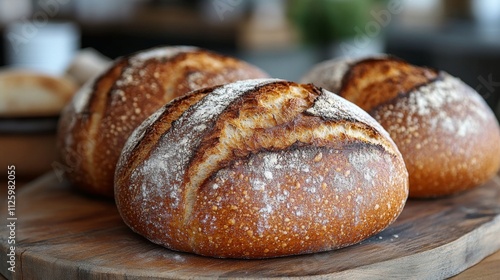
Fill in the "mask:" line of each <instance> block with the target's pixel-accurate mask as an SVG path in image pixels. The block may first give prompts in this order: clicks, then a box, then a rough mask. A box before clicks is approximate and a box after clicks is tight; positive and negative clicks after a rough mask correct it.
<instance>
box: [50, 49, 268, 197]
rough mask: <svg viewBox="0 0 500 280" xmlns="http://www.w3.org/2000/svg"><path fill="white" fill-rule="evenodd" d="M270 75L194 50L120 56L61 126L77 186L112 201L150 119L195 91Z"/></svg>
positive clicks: (64, 150)
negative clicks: (121, 161)
mask: <svg viewBox="0 0 500 280" xmlns="http://www.w3.org/2000/svg"><path fill="white" fill-rule="evenodd" d="M262 77H267V74H265V73H264V72H262V71H261V70H259V69H258V68H256V67H254V66H252V65H249V64H247V63H245V62H243V61H240V60H238V59H234V58H231V57H226V56H223V55H219V54H216V53H212V52H209V51H206V50H202V49H198V48H195V47H188V46H185V47H162V48H155V49H151V50H147V51H141V52H138V53H136V54H133V55H130V56H127V57H124V58H120V59H118V60H117V61H115V63H114V64H113V65H111V66H110V67H109V68H108V69H107V70H106V71H105V72H104V73H103V74H102V75H100V76H99V77H97V78H95V79H94V80H92V81H89V82H88V83H87V84H86V85H84V86H83V88H82V89H81V90H80V91H79V92H78V93H77V94H76V96H75V98H74V99H73V100H72V103H71V104H70V105H69V106H67V107H66V109H65V110H64V112H63V115H62V118H61V121H60V124H59V147H60V151H61V158H62V160H63V161H64V163H65V164H66V165H67V168H66V169H65V170H66V171H68V174H67V175H68V176H67V177H68V178H69V179H70V180H71V181H72V182H73V183H74V185H76V186H77V187H79V188H81V189H83V190H85V191H87V192H90V193H93V194H98V195H104V196H108V197H113V176H114V171H115V166H116V163H117V161H118V158H119V155H120V153H121V150H122V147H123V145H124V144H125V141H126V140H127V138H128V136H129V135H130V134H131V133H132V131H133V130H134V129H135V128H136V127H137V126H138V125H139V124H140V123H141V122H142V121H143V120H144V119H146V118H147V117H148V116H149V115H151V114H152V113H153V112H155V111H156V110H157V109H158V108H160V107H161V106H163V105H164V104H166V103H167V102H169V101H170V100H172V99H173V98H175V97H178V96H182V95H184V94H186V93H188V92H190V91H192V90H195V89H200V88H203V87H207V86H215V85H219V84H224V83H227V82H233V81H237V80H244V79H252V78H262Z"/></svg>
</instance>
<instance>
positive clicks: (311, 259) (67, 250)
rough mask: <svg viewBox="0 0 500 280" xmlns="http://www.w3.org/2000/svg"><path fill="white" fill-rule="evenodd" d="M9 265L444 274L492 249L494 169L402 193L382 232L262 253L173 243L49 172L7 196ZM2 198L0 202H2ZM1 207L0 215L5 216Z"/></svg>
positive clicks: (244, 273)
mask: <svg viewBox="0 0 500 280" xmlns="http://www.w3.org/2000/svg"><path fill="white" fill-rule="evenodd" d="M16 201H17V205H16V207H17V208H16V217H18V220H17V221H16V245H17V247H16V272H15V273H14V274H12V273H11V272H9V271H8V270H7V267H8V266H6V265H5V264H6V261H7V236H8V234H9V232H8V229H6V227H5V226H3V227H2V228H1V229H0V246H1V250H2V252H0V262H1V263H2V265H1V266H0V267H1V269H2V270H1V273H2V274H3V275H4V276H6V277H7V278H9V279H160V278H174V279H196V278H215V277H224V278H257V279H262V278H271V277H299V278H314V279H321V278H335V277H339V278H342V279H346V278H348V279H360V278H369V279H377V278H383V279H387V278H395V279H401V278H424V279H435V278H446V277H449V276H452V275H455V274H457V273H460V272H461V271H463V270H465V269H467V268H468V267H470V266H472V265H474V264H475V263H477V262H479V261H480V260H482V259H483V258H484V257H486V256H488V255H490V254H492V253H494V252H495V251H497V250H499V249H500V178H499V177H496V178H495V179H494V180H492V181H490V182H489V183H487V184H485V185H484V186H482V187H480V188H477V189H475V190H472V191H469V192H466V193H464V194H461V195H458V196H454V197H449V198H445V199H439V200H410V201H409V202H408V203H407V205H406V207H405V209H404V211H403V213H402V214H401V216H400V217H399V218H398V220H397V221H396V222H395V223H394V224H393V225H391V226H390V227H389V228H388V229H386V230H385V231H383V232H382V233H380V234H378V235H376V236H374V237H372V238H370V239H368V240H366V241H364V242H362V243H360V244H357V245H354V246H351V247H348V248H344V249H341V250H336V251H330V252H325V253H318V254H310V255H302V256H294V257H285V258H274V259H265V260H235V259H214V258H208V257H201V256H197V255H193V254H186V253H179V252H173V251H170V250H168V249H165V248H163V247H160V246H157V245H155V244H153V243H150V242H149V241H147V240H146V239H144V238H142V237H140V236H139V235H137V234H135V233H133V232H132V231H130V230H129V229H128V228H127V227H126V226H125V225H124V224H123V222H122V221H121V218H120V217H119V215H118V212H117V210H116V208H115V206H114V204H113V203H112V202H110V201H106V200H100V199H95V198H92V197H88V196H85V195H82V194H80V193H78V192H76V191H74V190H73V189H72V188H70V186H69V184H68V183H66V182H58V181H57V179H56V177H55V176H54V175H52V174H48V175H46V176H44V177H42V178H40V179H38V180H37V181H35V182H33V183H31V184H29V185H26V186H25V187H23V188H22V189H21V190H19V192H18V193H17V196H16ZM5 208H6V207H5ZM5 215H6V214H5V211H4V210H2V217H1V219H2V220H3V221H6V216H5Z"/></svg>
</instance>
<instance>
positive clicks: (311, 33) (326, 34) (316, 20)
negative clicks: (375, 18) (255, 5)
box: [288, 0, 387, 45]
mask: <svg viewBox="0 0 500 280" xmlns="http://www.w3.org/2000/svg"><path fill="white" fill-rule="evenodd" d="M386 2H387V0H290V1H289V7H288V8H289V10H288V12H289V16H290V19H291V21H292V22H293V23H294V24H295V25H296V26H297V28H298V29H299V31H300V32H301V34H302V40H303V41H304V42H305V43H308V44H320V45H328V44H331V43H332V42H338V41H342V40H345V39H349V38H352V37H354V36H356V31H355V27H356V26H357V27H362V26H364V25H365V24H366V23H367V22H368V21H369V20H371V14H370V12H371V11H372V10H373V9H376V8H377V6H381V5H385V4H386Z"/></svg>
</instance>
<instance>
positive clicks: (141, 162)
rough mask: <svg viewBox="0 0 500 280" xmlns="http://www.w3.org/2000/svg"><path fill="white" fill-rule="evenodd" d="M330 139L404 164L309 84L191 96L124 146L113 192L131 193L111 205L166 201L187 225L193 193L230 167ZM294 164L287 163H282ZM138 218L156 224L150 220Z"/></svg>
mask: <svg viewBox="0 0 500 280" xmlns="http://www.w3.org/2000/svg"><path fill="white" fill-rule="evenodd" d="M335 138H338V139H344V140H349V139H351V140H352V141H354V142H357V143H364V144H366V145H372V146H376V147H379V149H382V150H383V151H385V152H386V153H387V154H388V155H390V156H392V157H397V158H399V160H400V161H401V162H402V158H401V155H400V153H399V151H398V149H397V148H396V145H395V144H394V143H393V142H392V140H391V139H390V137H389V136H388V134H387V133H386V132H385V130H384V129H383V128H382V127H381V126H380V125H379V124H378V123H377V122H376V121H374V120H373V119H372V118H371V117H370V116H369V115H368V114H367V113H366V112H364V111H363V110H361V109H360V108H359V107H357V106H355V105H354V104H351V103H349V102H346V101H345V100H343V99H341V98H340V97H338V96H336V95H335V94H333V93H330V92H328V91H326V90H321V89H319V88H316V87H314V86H312V85H298V84H295V83H291V82H286V81H280V80H270V79H264V80H262V79H261V80H247V81H240V82H236V83H232V84H228V85H223V86H218V87H214V88H209V89H203V90H200V91H196V92H193V93H191V94H189V95H187V96H184V97H181V98H178V99H175V100H173V101H172V102H170V103H169V104H168V105H167V106H165V107H164V108H162V109H160V110H159V111H157V112H156V113H155V114H153V115H152V116H150V117H149V118H148V119H147V120H146V121H145V122H144V123H143V124H142V125H141V126H139V127H138V128H137V129H136V130H135V131H134V133H133V134H132V135H131V137H130V138H129V139H128V141H127V143H126V145H125V147H124V149H123V153H122V155H121V157H120V160H119V163H118V165H117V166H118V167H117V174H116V176H115V180H117V181H115V187H116V186H123V185H126V186H128V188H129V190H130V192H132V193H133V194H129V195H127V197H118V198H117V203H118V204H120V203H124V201H129V200H134V201H136V202H137V200H139V201H141V200H142V201H143V203H144V205H143V207H144V209H143V210H144V211H150V210H152V209H149V208H150V207H149V206H146V205H148V204H149V202H148V201H156V200H158V201H165V199H167V200H168V205H169V207H171V208H172V209H174V210H172V212H171V213H170V214H171V215H181V216H183V217H184V219H187V218H188V217H190V214H191V213H190V211H191V209H192V208H193V205H191V204H192V203H194V202H193V201H194V195H195V193H196V192H197V189H198V188H199V187H200V186H201V185H203V184H204V182H206V181H207V180H208V179H209V178H211V177H212V176H214V174H215V173H217V172H218V171H219V170H221V169H223V168H224V167H225V166H227V165H228V164H230V163H231V162H234V161H235V160H237V159H241V158H245V157H247V156H248V155H250V154H254V153H257V152H259V151H279V150H285V149H292V150H293V147H300V146H311V145H312V146H319V147H322V146H327V147H336V146H335V145H340V142H338V143H337V142H336V141H332V139H335ZM332 145H333V146H332ZM337 148H339V149H341V148H340V146H339V147H337ZM367 156H368V155H367ZM320 157H321V155H318V160H321V158H320ZM380 160H382V159H380ZM300 161H301V159H300V158H297V159H295V162H294V159H293V158H290V159H289V162H287V164H289V165H293V164H298V163H299V162H300ZM219 175H221V174H219ZM398 176H399V175H398ZM219 179H223V178H222V177H220V178H219ZM123 180H125V181H123ZM129 180H130V181H129ZM124 182H126V183H124ZM255 184H257V183H255ZM118 195H123V192H119V194H118ZM138 203H139V204H141V203H140V202H138ZM165 203H167V202H165ZM159 207H161V206H159ZM147 209H149V210H147ZM155 209H156V208H155ZM122 211H136V210H132V209H131V210H124V209H123V208H122ZM152 211H156V210H154V209H153V210H152ZM124 216H127V214H125V215H124ZM140 219H142V220H144V221H145V223H146V224H151V223H157V221H155V220H150V219H149V217H148V215H144V217H140Z"/></svg>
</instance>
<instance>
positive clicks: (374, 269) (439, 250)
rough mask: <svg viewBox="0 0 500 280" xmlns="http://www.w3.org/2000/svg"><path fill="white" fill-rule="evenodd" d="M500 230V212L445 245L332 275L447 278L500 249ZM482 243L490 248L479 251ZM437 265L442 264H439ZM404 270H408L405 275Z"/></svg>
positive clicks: (372, 277) (375, 277)
mask: <svg viewBox="0 0 500 280" xmlns="http://www.w3.org/2000/svg"><path fill="white" fill-rule="evenodd" d="M480 232H482V234H483V235H484V236H483V238H478V237H477V236H478V235H479V233H480ZM499 232H500V215H497V216H496V217H495V218H494V219H493V220H492V221H490V222H488V223H486V224H484V225H483V226H481V227H480V228H477V229H475V230H473V231H471V232H469V233H467V234H466V235H464V236H462V237H460V238H458V239H457V240H455V241H453V242H451V243H448V244H445V245H443V246H440V247H436V248H434V249H432V250H428V251H425V252H422V253H419V254H416V255H412V256H406V257H402V258H398V259H393V260H388V261H385V262H381V263H377V264H373V265H367V266H362V267H358V268H356V269H353V270H350V271H344V272H339V273H336V274H334V275H332V276H335V277H339V278H340V279H344V278H348V279H388V278H390V279H405V278H409V275H413V277H418V278H419V279H446V278H449V277H452V276H455V275H457V274H459V273H460V272H463V271H464V270H466V269H468V268H470V267H472V266H473V265H475V264H477V263H479V262H480V261H481V260H483V259H484V258H486V257H488V256H490V255H492V254H494V253H495V252H497V251H499V250H500V238H498V233H499ZM477 245H480V246H477ZM481 246H482V247H483V248H487V249H486V250H482V251H481V250H477V248H476V247H481ZM453 256H457V257H455V258H454V257H453ZM416 258H417V259H419V260H420V261H419V263H415V262H414V261H413V260H414V259H416ZM443 260H445V261H443ZM437 265H439V267H436V266H437ZM380 267H384V270H383V271H381V269H380ZM401 271H404V274H402V273H401ZM437 272H439V274H437ZM319 278H321V277H319ZM319 278H318V279H319Z"/></svg>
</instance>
